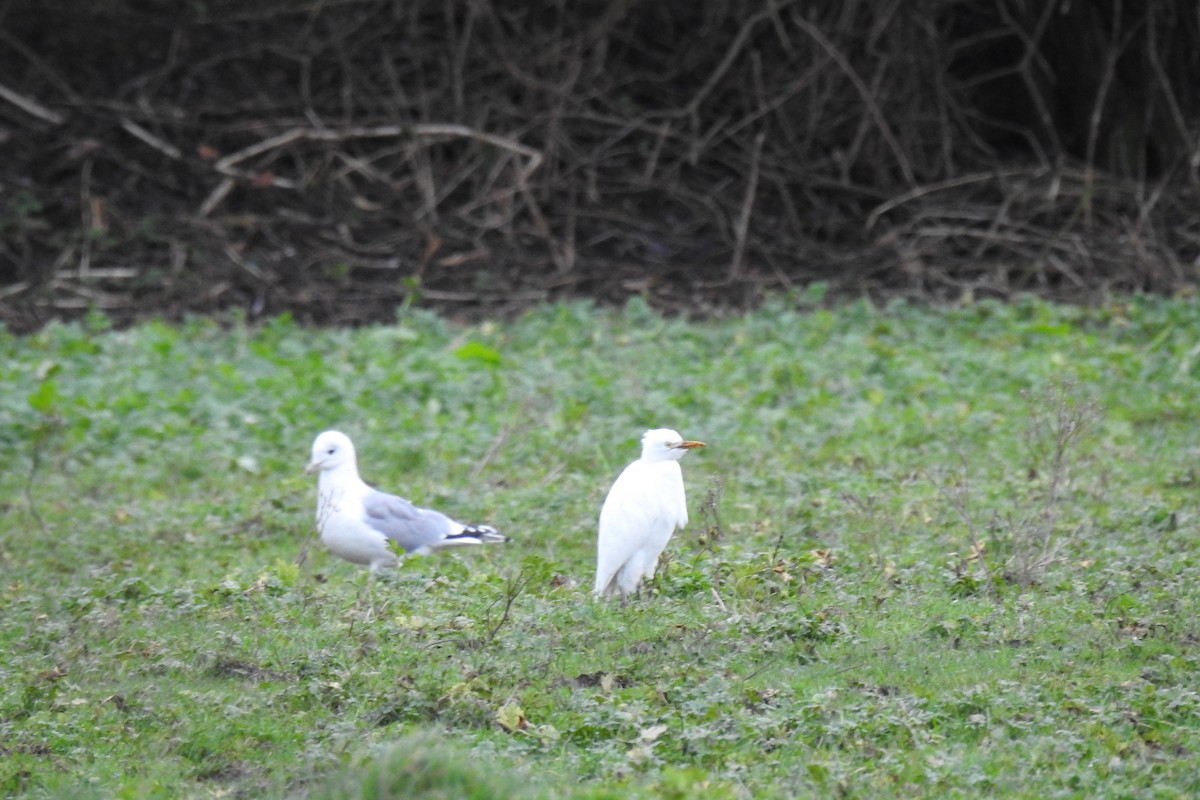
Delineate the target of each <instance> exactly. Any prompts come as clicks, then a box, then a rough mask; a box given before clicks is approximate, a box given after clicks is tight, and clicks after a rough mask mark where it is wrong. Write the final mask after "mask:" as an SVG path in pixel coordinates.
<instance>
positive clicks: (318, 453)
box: [304, 431, 508, 570]
mask: <svg viewBox="0 0 1200 800" xmlns="http://www.w3.org/2000/svg"><path fill="white" fill-rule="evenodd" d="M318 470H319V471H320V473H321V474H320V476H319V477H318V479H317V529H318V530H319V531H320V534H321V541H322V542H323V543H324V545H325V547H326V548H328V549H329V552H331V553H333V554H334V555H335V556H338V557H339V558H344V559H345V560H347V561H350V562H353V563H355V564H363V565H365V566H368V567H370V568H371V569H372V570H375V569H378V568H380V567H390V566H393V565H395V564H396V562H397V561H398V560H399V556H398V555H397V551H400V552H402V553H421V554H425V553H429V552H431V551H433V550H440V549H441V548H444V547H453V546H456V545H466V544H483V543H488V542H506V541H508V537H506V536H503V535H501V534H500V533H498V532H497V531H496V529H495V528H493V527H492V526H490V525H464V524H463V523H461V522H458V521H456V520H453V519H451V518H450V517H448V516H446V515H445V514H443V513H441V512H440V511H434V510H433V509H429V508H419V507H418V506H415V505H413V504H412V503H410V502H409V501H407V500H405V499H404V498H402V497H397V496H396V495H393V494H387V493H386V492H381V491H378V490H376V489H372V488H371V487H370V486H368V485H367V484H366V483H364V482H363V480H362V478H360V477H359V476H358V459H357V456H356V455H355V452H354V443H353V442H351V441H350V437H349V436H347V435H346V434H344V433H340V432H338V431H325V432H324V433H322V434H320V435H319V436H317V438H316V440H315V441H314V442H313V446H312V460H311V461H310V462H309V464H308V467H306V468H305V470H304V471H305V472H310V473H311V472H316V471H318Z"/></svg>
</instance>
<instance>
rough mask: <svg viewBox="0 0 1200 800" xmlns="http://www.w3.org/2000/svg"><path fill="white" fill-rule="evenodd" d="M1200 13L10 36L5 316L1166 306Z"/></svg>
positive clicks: (493, 6) (385, 6)
mask: <svg viewBox="0 0 1200 800" xmlns="http://www.w3.org/2000/svg"><path fill="white" fill-rule="evenodd" d="M1198 41H1200V18H1197V16H1196V13H1195V9H1194V7H1193V6H1192V5H1189V4H1187V3H1184V2H1182V1H1181V0H1180V1H1179V2H1167V1H1164V2H1161V3H1147V4H1141V3H1122V2H1119V0H1091V1H1090V2H1087V1H1086V0H1085V1H1083V2H1073V3H1069V4H1058V3H1048V4H1039V3H1029V2H1025V0H987V2H963V1H962V0H923V2H918V3H911V4H910V3H897V2H885V3H877V2H866V1H865V0H852V1H851V2H842V1H841V0H838V2H833V1H832V0H831V1H830V2H817V3H797V2H794V1H793V0H770V1H769V2H763V3H746V4H734V3H704V4H691V3H687V4H680V3H676V4H670V3H667V4H664V3H650V2H636V1H635V0H618V1H617V2H610V3H590V4H583V5H578V6H575V5H570V6H568V5H564V4H559V3H534V4H526V3H508V2H500V1H499V0H464V1H463V2H455V1H454V0H443V2H433V0H412V2H401V0H328V1H327V2H323V3H317V4H298V3H292V2H285V1H284V0H274V1H273V2H264V3H255V4H252V5H246V4H241V3H232V2H228V0H218V1H217V2H205V3H190V4H186V5H181V6H180V7H179V8H173V7H172V8H170V9H167V8H166V7H159V6H155V5H149V4H141V3H136V2H133V0H102V1H101V2H97V3H91V4H85V5H84V6H80V5H79V4H76V3H68V2H66V0H48V2H37V3H35V2H32V0H14V1H10V2H7V3H3V4H0V75H2V76H3V77H2V78H0V156H2V157H0V318H2V319H3V320H5V321H6V322H7V324H8V325H9V326H10V327H11V328H13V329H17V330H25V329H30V328H34V327H36V326H38V325H39V324H41V323H43V322H44V321H46V320H47V319H49V318H52V317H57V316H64V315H73V314H77V313H79V312H80V311H82V310H83V309H86V308H89V307H92V308H100V309H104V310H106V311H107V312H108V313H109V314H111V315H113V316H115V317H116V318H118V319H127V318H131V317H135V316H137V315H141V314H144V313H152V314H167V315H178V314H181V313H187V312H204V311H211V310H215V309H222V308H241V309H244V311H245V312H246V313H247V314H248V315H251V316H254V315H258V314H262V313H278V312H280V311H283V310H292V311H293V312H294V313H296V314H297V315H298V316H300V317H301V318H303V319H306V320H310V321H315V322H328V323H356V322H363V321H368V320H376V319H384V320H386V319H390V318H391V317H392V315H393V314H394V309H395V307H396V305H397V304H398V303H400V302H404V301H406V300H410V301H418V302H423V303H430V304H435V305H439V306H442V307H452V308H454V309H463V310H468V311H469V310H472V309H481V308H482V309H488V310H491V311H493V312H495V311H502V310H504V309H505V308H511V307H514V306H521V305H523V304H527V303H529V302H533V301H537V300H541V299H546V298H554V297H560V296H569V295H585V296H591V297H596V298H598V299H601V300H619V299H621V298H623V297H625V296H628V295H630V294H643V295H645V296H647V297H648V298H650V299H651V300H652V301H653V302H655V303H656V304H657V305H659V306H661V307H665V308H669V309H672V310H688V311H692V310H705V309H709V308H714V307H727V306H741V305H745V304H750V303H753V302H754V301H755V300H756V299H757V298H758V297H759V296H761V294H762V292H763V291H765V290H769V289H778V288H785V289H786V288H788V287H793V286H800V285H804V284H806V283H809V282H811V281H813V280H823V281H827V282H829V284H830V285H831V287H832V288H833V289H834V290H835V292H837V291H844V292H864V291H865V292H876V291H878V292H888V293H897V292H898V293H906V294H911V295H916V296H921V297H934V298H938V297H959V296H962V295H968V296H981V295H994V296H1009V295H1011V294H1012V293H1015V292H1024V291H1034V292H1039V293H1043V294H1052V295H1058V296H1062V295H1066V296H1069V297H1071V298H1072V299H1080V298H1087V297H1090V296H1093V295H1094V294H1095V293H1097V292H1103V291H1106V290H1109V289H1114V290H1149V291H1172V290H1180V289H1189V288H1190V287H1191V286H1192V284H1193V283H1194V282H1195V275H1196V267H1197V260H1198V258H1200V218H1198V217H1197V215H1196V214H1195V209H1196V207H1197V199H1198V198H1197V187H1198V167H1200V144H1198V142H1200V99H1198V96H1197V94H1196V92H1195V91H1194V87H1195V86H1196V85H1197V84H1198V83H1200V59H1197V57H1196V52H1197V48H1196V43H1197V42H1198Z"/></svg>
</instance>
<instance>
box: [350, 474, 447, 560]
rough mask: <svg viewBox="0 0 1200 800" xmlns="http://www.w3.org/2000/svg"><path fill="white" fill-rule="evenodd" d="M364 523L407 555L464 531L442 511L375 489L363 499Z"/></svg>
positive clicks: (434, 545) (433, 545) (435, 544)
mask: <svg viewBox="0 0 1200 800" xmlns="http://www.w3.org/2000/svg"><path fill="white" fill-rule="evenodd" d="M363 513H364V514H365V519H364V520H363V521H364V522H366V523H367V524H368V525H370V526H371V527H372V528H374V529H375V530H377V531H379V532H380V533H382V534H383V535H384V536H386V537H388V538H389V539H391V540H392V541H393V542H395V543H396V544H397V545H399V546H400V548H401V549H403V550H404V552H406V553H411V552H413V551H414V550H421V549H422V548H426V547H436V546H437V545H439V544H441V543H442V542H443V540H445V539H446V537H448V536H450V535H451V534H453V533H454V532H455V531H456V530H459V529H461V528H462V525H460V524H458V523H455V522H454V520H452V519H450V518H449V517H447V516H446V515H445V514H443V513H441V512H440V511H434V510H432V509H428V508H418V507H417V506H415V505H413V504H412V503H410V502H409V501H407V500H405V499H404V498H403V497H397V496H396V495H394V494H388V493H386V492H381V491H379V490H377V489H371V490H370V491H369V492H367V496H366V497H364V498H363Z"/></svg>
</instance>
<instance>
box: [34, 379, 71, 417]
mask: <svg viewBox="0 0 1200 800" xmlns="http://www.w3.org/2000/svg"><path fill="white" fill-rule="evenodd" d="M62 399H63V398H62V393H61V392H59V391H58V382H57V381H55V380H52V379H46V380H44V381H42V382H41V383H39V384H38V387H37V388H36V389H34V390H33V391H32V392H30V393H29V405H30V406H32V407H33V410H34V411H38V412H40V413H42V414H49V413H51V411H53V410H54V407H55V406H56V405H58V404H59V403H60V402H61V401H62Z"/></svg>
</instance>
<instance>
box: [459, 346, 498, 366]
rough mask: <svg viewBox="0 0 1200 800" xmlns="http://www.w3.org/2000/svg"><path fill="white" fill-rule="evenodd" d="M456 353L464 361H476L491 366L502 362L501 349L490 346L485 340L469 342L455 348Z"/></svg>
mask: <svg viewBox="0 0 1200 800" xmlns="http://www.w3.org/2000/svg"><path fill="white" fill-rule="evenodd" d="M454 355H456V356H458V357H459V358H461V359H463V360H464V361H476V362H478V363H480V364H487V365H488V366H491V367H495V366H499V364H500V351H499V350H497V349H496V348H494V347H489V346H488V345H486V344H484V343H483V342H475V341H471V342H467V343H466V344H464V345H463V346H461V347H459V348H458V349H457V350H455V351H454Z"/></svg>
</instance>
